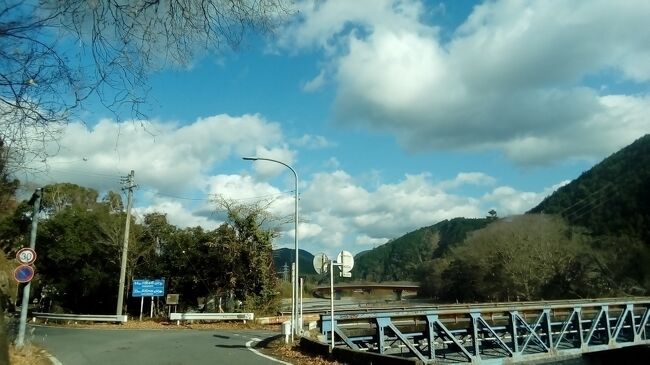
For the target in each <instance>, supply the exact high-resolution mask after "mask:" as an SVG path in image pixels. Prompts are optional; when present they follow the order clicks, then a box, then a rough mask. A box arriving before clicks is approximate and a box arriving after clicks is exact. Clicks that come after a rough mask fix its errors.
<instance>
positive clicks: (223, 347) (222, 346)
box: [214, 345, 246, 349]
mask: <svg viewBox="0 0 650 365" xmlns="http://www.w3.org/2000/svg"><path fill="white" fill-rule="evenodd" d="M214 347H220V348H222V349H245V348H246V345H214Z"/></svg>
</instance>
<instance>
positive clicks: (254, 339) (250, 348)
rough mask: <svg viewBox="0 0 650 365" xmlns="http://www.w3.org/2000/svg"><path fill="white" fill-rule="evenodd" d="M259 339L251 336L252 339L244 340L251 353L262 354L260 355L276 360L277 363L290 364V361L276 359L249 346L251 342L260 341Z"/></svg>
mask: <svg viewBox="0 0 650 365" xmlns="http://www.w3.org/2000/svg"><path fill="white" fill-rule="evenodd" d="M260 341H262V340H261V339H259V338H253V339H252V340H250V341H248V342H246V348H248V349H249V350H251V351H253V353H254V354H255V355H258V356H262V357H263V358H265V359H268V360H271V361H274V362H277V363H279V364H284V365H292V364H291V363H290V362H286V361H282V360H278V359H276V358H273V357H271V356H267V355H264V354H263V353H261V352H259V351H257V350H255V349H254V348H252V347H251V346H252V344H253V342H260Z"/></svg>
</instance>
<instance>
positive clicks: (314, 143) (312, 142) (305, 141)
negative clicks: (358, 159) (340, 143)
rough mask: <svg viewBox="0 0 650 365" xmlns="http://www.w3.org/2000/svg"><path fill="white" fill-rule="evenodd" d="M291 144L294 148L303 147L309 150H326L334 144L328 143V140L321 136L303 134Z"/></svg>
mask: <svg viewBox="0 0 650 365" xmlns="http://www.w3.org/2000/svg"><path fill="white" fill-rule="evenodd" d="M292 142H293V144H295V145H296V146H299V147H305V148H309V149H319V148H326V147H331V146H333V145H334V143H332V142H330V141H329V140H327V138H325V137H323V136H314V135H311V134H305V135H303V136H302V137H300V138H296V139H294V140H293V141H292Z"/></svg>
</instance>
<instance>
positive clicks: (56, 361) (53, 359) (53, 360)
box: [46, 353, 63, 365]
mask: <svg viewBox="0 0 650 365" xmlns="http://www.w3.org/2000/svg"><path fill="white" fill-rule="evenodd" d="M46 356H47V359H48V360H50V362H51V363H52V365H63V364H62V363H61V361H59V359H57V358H56V357H54V356H52V355H50V354H49V353H48V354H47V355H46Z"/></svg>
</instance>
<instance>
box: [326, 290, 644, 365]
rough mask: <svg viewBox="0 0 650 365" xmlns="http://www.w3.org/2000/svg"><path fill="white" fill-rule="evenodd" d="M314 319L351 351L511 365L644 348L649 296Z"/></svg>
mask: <svg viewBox="0 0 650 365" xmlns="http://www.w3.org/2000/svg"><path fill="white" fill-rule="evenodd" d="M320 322H321V333H322V335H323V337H324V338H325V339H326V340H328V341H330V343H331V341H332V340H333V341H334V343H335V345H337V346H343V347H347V348H350V349H353V350H359V351H365V352H376V353H379V354H382V355H400V356H403V355H405V352H406V353H410V356H411V357H412V358H415V359H417V360H419V361H421V362H423V363H435V362H437V361H447V362H466V363H473V364H478V363H485V364H488V363H489V364H511V363H515V362H518V361H522V362H523V361H532V360H544V361H546V360H552V359H557V358H561V357H563V356H577V355H580V354H582V353H587V352H596V351H605V350H611V349H616V348H623V347H629V346H647V345H650V298H611V299H596V300H581V301H566V302H555V303H553V304H549V303H548V302H528V303H499V304H497V303H485V304H472V305H463V306H461V305H448V306H440V307H439V308H438V309H428V310H422V309H415V310H400V311H394V312H381V311H377V312H374V313H364V312H358V311H355V312H340V313H336V314H335V316H334V318H332V317H331V315H328V314H322V315H321V321H320ZM332 332H334V338H332Z"/></svg>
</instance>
